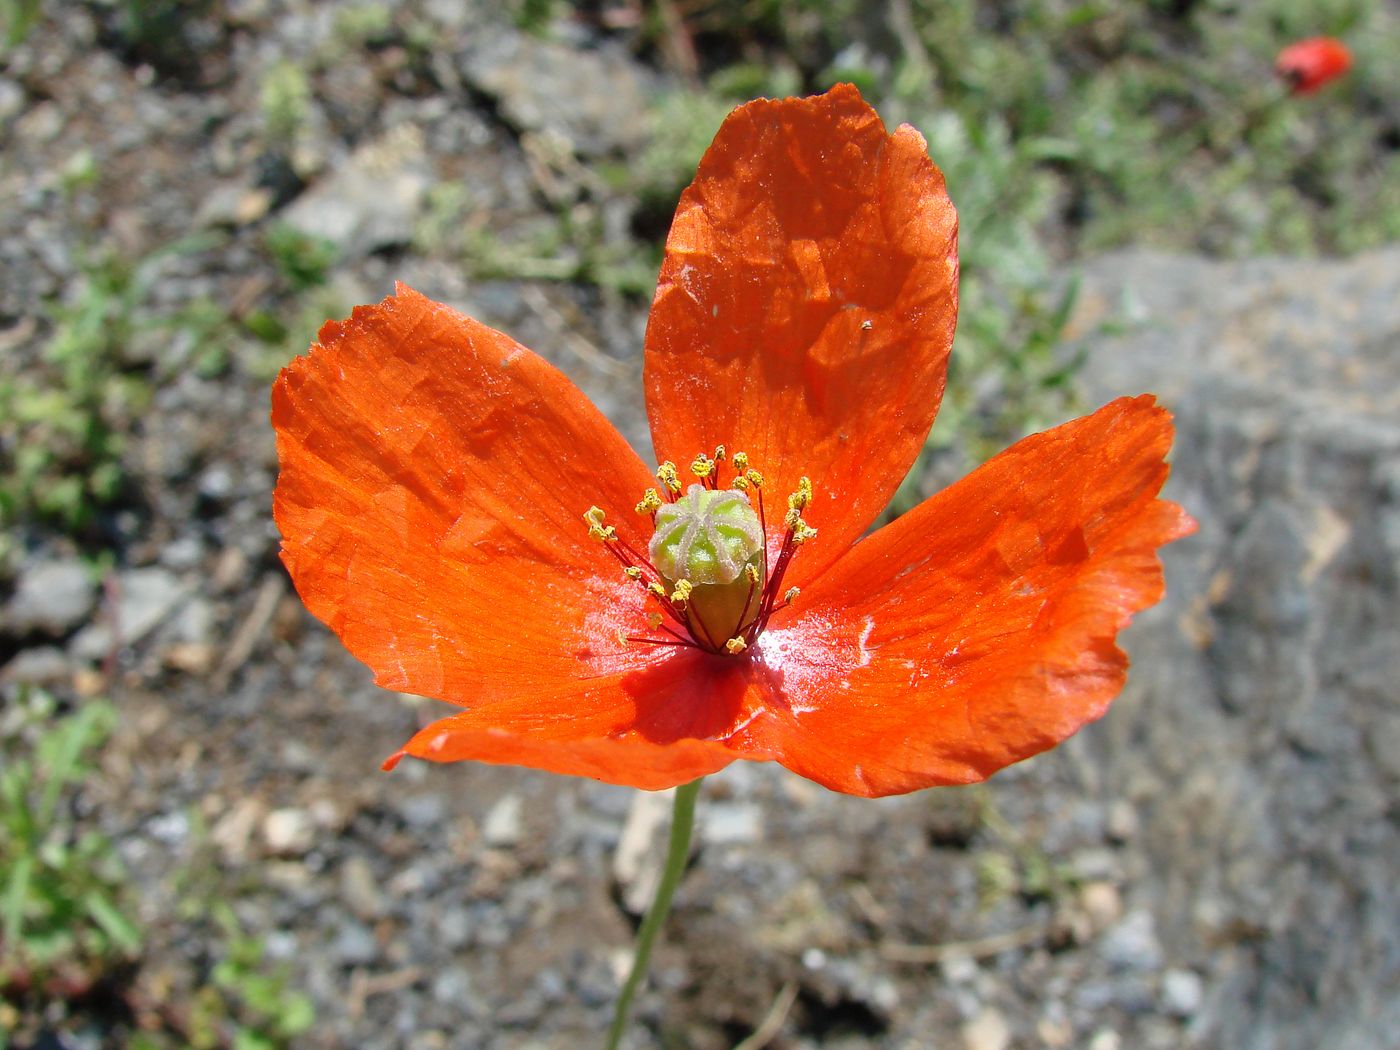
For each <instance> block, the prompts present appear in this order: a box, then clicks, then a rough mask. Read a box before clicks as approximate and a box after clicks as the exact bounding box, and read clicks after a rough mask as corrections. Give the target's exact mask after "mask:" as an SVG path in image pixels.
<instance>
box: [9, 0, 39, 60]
mask: <svg viewBox="0 0 1400 1050" xmlns="http://www.w3.org/2000/svg"><path fill="white" fill-rule="evenodd" d="M38 20H39V0H0V44H3V46H4V49H5V50H8V49H9V48H12V47H18V46H19V45H20V44H22V43H24V40H25V38H26V37H27V36H29V31H30V30H31V29H33V28H34V23H35V22H37V21H38Z"/></svg>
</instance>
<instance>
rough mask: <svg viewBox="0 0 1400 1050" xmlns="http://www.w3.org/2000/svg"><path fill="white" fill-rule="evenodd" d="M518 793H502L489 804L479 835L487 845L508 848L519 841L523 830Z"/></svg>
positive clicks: (523, 824)
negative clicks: (489, 808) (489, 807)
mask: <svg viewBox="0 0 1400 1050" xmlns="http://www.w3.org/2000/svg"><path fill="white" fill-rule="evenodd" d="M522 809H523V807H522V803H521V801H520V796H519V795H514V794H512V795H502V796H501V797H500V798H499V799H497V800H496V802H495V803H494V804H493V805H492V806H491V810H490V812H489V813H487V814H486V820H485V821H484V822H483V823H482V825H481V837H482V839H483V840H485V842H486V844H487V845H488V846H494V847H497V848H507V849H508V848H509V847H511V846H514V845H516V844H517V843H518V842H519V841H520V836H521V835H522V834H523V833H524V831H525V823H524V820H523V819H522Z"/></svg>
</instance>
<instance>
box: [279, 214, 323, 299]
mask: <svg viewBox="0 0 1400 1050" xmlns="http://www.w3.org/2000/svg"><path fill="white" fill-rule="evenodd" d="M263 244H264V246H265V247H266V248H267V253H268V255H270V256H271V257H272V261H273V264H274V265H275V266H276V267H277V272H278V273H279V274H280V275H281V277H282V280H283V281H285V282H286V284H287V286H288V287H289V288H290V289H291V290H292V291H293V292H304V291H306V290H308V289H310V288H320V287H321V286H322V285H324V284H325V283H326V278H327V275H328V274H329V273H330V269H331V267H332V266H334V265H335V263H336V258H337V256H338V254H339V253H338V251H337V249H336V246H335V242H334V241H331V240H328V239H327V238H325V237H317V236H316V235H314V234H310V233H303V232H302V231H301V230H298V229H297V228H296V227H295V226H290V225H288V224H287V223H275V224H274V225H273V226H271V227H270V228H269V229H268V231H267V234H266V236H265V237H264V238H263Z"/></svg>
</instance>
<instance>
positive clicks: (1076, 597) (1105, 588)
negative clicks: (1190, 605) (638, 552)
mask: <svg viewBox="0 0 1400 1050" xmlns="http://www.w3.org/2000/svg"><path fill="white" fill-rule="evenodd" d="M1171 438H1172V428H1171V422H1170V417H1169V415H1168V414H1167V413H1166V412H1165V411H1164V410H1162V409H1161V408H1158V407H1156V406H1155V405H1154V403H1153V400H1152V398H1151V396H1150V395H1149V396H1143V397H1138V398H1132V399H1129V398H1123V399H1120V400H1118V401H1114V402H1113V403H1112V404H1109V405H1107V406H1106V407H1104V408H1102V409H1100V410H1099V411H1098V412H1095V413H1094V414H1093V415H1090V416H1086V417H1084V418H1082V419H1078V420H1075V421H1073V422H1071V423H1067V424H1065V425H1064V426H1061V427H1057V428H1055V429H1054V430H1050V431H1048V432H1046V433H1043V434H1037V435H1035V436H1033V437H1029V438H1026V439H1025V440H1024V441H1021V442H1019V443H1017V444H1016V445H1014V446H1012V447H1011V448H1010V449H1008V450H1007V451H1006V452H1003V453H1002V454H1001V455H999V456H997V457H996V458H994V459H993V460H991V461H990V462H988V463H987V464H985V465H984V466H982V467H981V468H979V469H978V470H976V471H974V472H973V473H972V474H970V475H969V476H968V477H966V478H964V479H963V480H962V481H960V482H958V483H957V484H956V485H953V486H951V487H950V488H948V489H946V490H945V491H943V492H941V493H939V494H938V495H936V496H934V497H933V498H931V499H929V500H927V501H926V502H925V503H923V504H922V505H921V506H919V507H918V508H916V509H915V510H914V511H912V512H910V513H909V514H906V515H904V516H903V517H902V518H899V519H898V520H897V521H895V522H894V523H893V524H891V525H889V526H888V527H886V528H884V529H881V530H880V531H879V532H878V533H876V534H875V535H873V536H871V537H869V538H868V539H866V540H864V541H862V542H861V543H860V544H858V545H857V546H856V547H855V548H854V550H852V551H851V552H850V554H849V555H848V556H847V557H845V558H843V559H842V560H841V561H839V562H838V563H837V564H836V565H835V566H833V567H832V569H831V570H830V571H829V572H828V573H827V574H826V576H824V577H823V578H822V579H821V580H820V581H818V582H817V583H815V584H813V585H812V587H811V588H810V589H809V590H808V591H805V592H804V593H803V594H802V595H801V596H800V597H799V598H798V600H797V606H796V607H795V609H794V615H793V617H792V619H791V620H789V621H788V622H787V623H785V624H782V623H780V624H776V625H775V627H776V629H770V630H769V631H768V632H767V633H766V634H764V635H763V637H762V638H761V639H760V642H759V644H760V646H761V648H762V652H761V654H759V655H760V659H761V665H760V666H763V667H764V668H766V669H767V671H768V673H769V680H770V683H771V686H770V700H769V703H768V704H767V713H766V716H765V718H763V719H759V720H756V721H755V722H754V723H753V724H751V725H750V726H749V727H748V728H747V730H746V733H747V736H748V740H747V741H746V742H740V741H734V742H732V743H733V746H736V747H743V746H746V743H747V745H749V746H758V747H764V746H766V747H767V748H768V749H769V752H770V753H771V754H772V755H773V757H775V758H776V759H777V760H778V761H780V762H781V763H782V764H783V765H785V766H787V767H788V768H790V769H792V770H794V771H795V772H797V773H800V774H802V775H803V776H806V777H810V778H811V779H813V780H816V781H818V782H819V783H822V784H825V785H826V786H828V787H831V788H833V789H835V790H837V791H845V792H849V793H851V794H857V795H886V794H895V793H899V792H905V791H913V790H915V789H918V788H923V787H928V786H930V785H934V784H954V783H966V782H970V781H975V780H981V779H983V778H985V777H987V776H989V775H990V774H991V773H993V772H995V771H996V770H998V769H1000V768H1002V767H1003V766H1006V765H1008V764H1009V763H1012V762H1016V761H1018V760H1020V759H1023V758H1026V757H1028V756H1030V755H1033V754H1036V753H1037V752H1040V751H1043V750H1045V749H1046V748H1049V747H1052V746H1053V745H1055V744H1056V743H1058V742H1059V741H1061V740H1063V739H1064V738H1065V737H1067V736H1069V735H1070V734H1071V733H1073V732H1075V730H1077V729H1078V728H1079V727H1080V726H1082V725H1083V724H1084V723H1086V722H1088V721H1091V720H1093V719H1095V718H1098V717H1099V716H1100V715H1102V714H1103V713H1104V711H1105V710H1106V709H1107V707H1108V704H1109V702H1110V701H1111V700H1112V699H1113V697H1114V696H1116V695H1117V693H1118V691H1119V690H1120V689H1121V688H1122V685H1123V682H1124V678H1125V675H1126V671H1127V658H1126V657H1125V656H1124V654H1123V653H1122V652H1121V651H1120V650H1119V649H1118V648H1117V647H1116V646H1115V644H1114V638H1115V636H1116V634H1117V632H1118V631H1119V630H1120V629H1121V628H1123V627H1124V626H1125V625H1126V624H1127V623H1128V621H1129V620H1130V619H1131V617H1132V615H1133V614H1134V613H1136V612H1138V611H1140V610H1142V609H1145V608H1146V607H1148V606H1150V605H1152V604H1153V603H1154V602H1156V601H1157V600H1158V599H1159V598H1160V597H1161V595H1162V587H1163V584H1162V570H1161V563H1160V561H1159V560H1158V558H1157V553H1156V552H1157V548H1158V547H1160V546H1161V545H1163V544H1165V543H1168V542H1170V541H1171V540H1174V539H1176V538H1178V537H1180V536H1184V535H1186V534H1187V533H1189V532H1191V531H1192V530H1193V529H1194V527H1195V523H1194V522H1193V521H1192V520H1191V519H1190V517H1188V516H1187V515H1186V513H1185V512H1184V511H1182V510H1181V508H1180V507H1177V506H1176V505H1175V504H1173V503H1169V502H1167V501H1164V500H1159V499H1157V498H1156V494H1157V492H1158V490H1159V489H1160V488H1161V485H1162V482H1163V481H1164V480H1165V479H1166V476H1167V466H1166V464H1165V463H1164V462H1163V457H1164V456H1165V455H1166V453H1167V451H1168V449H1169V447H1170V445H1171Z"/></svg>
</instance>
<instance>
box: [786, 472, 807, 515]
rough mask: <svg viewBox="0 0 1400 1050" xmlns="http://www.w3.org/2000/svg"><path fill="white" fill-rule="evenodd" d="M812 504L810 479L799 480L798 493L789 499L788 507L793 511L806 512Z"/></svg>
mask: <svg viewBox="0 0 1400 1050" xmlns="http://www.w3.org/2000/svg"><path fill="white" fill-rule="evenodd" d="M811 502H812V481H811V479H810V478H806V477H803V478H799V479H798V482H797V491H796V492H794V493H793V494H792V495H791V496H789V497H788V506H789V507H791V508H792V509H793V510H806V509H807V504H809V503H811Z"/></svg>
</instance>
